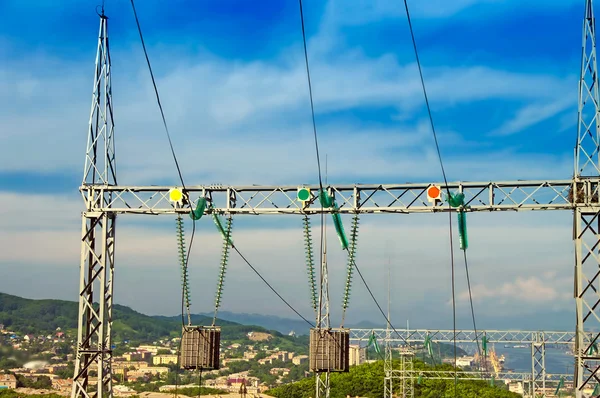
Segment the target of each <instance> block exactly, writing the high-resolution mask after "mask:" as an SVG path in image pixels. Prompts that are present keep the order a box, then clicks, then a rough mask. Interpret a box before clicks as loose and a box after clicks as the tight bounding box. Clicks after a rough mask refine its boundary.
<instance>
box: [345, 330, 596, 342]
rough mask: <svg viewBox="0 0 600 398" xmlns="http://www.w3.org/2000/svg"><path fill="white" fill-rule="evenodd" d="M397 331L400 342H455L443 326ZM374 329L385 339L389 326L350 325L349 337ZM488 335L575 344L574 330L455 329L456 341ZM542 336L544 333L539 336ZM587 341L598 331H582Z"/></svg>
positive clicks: (496, 338)
mask: <svg viewBox="0 0 600 398" xmlns="http://www.w3.org/2000/svg"><path fill="white" fill-rule="evenodd" d="M396 331H397V332H398V334H396V333H395V332H394V333H391V336H390V338H389V339H390V341H393V342H398V343H409V344H412V343H422V342H424V341H425V339H426V338H427V336H429V339H430V340H431V341H432V342H440V343H452V342H454V332H453V331H452V330H443V329H396ZM372 333H375V337H376V338H377V339H380V340H385V339H386V329H350V340H351V341H352V340H359V341H368V340H369V337H370V336H371V334H372ZM484 336H485V338H486V339H487V341H488V342H489V343H514V344H532V343H536V342H539V341H541V340H540V339H542V340H543V341H544V342H545V343H546V344H573V343H575V341H576V339H575V336H576V333H575V332H553V331H543V332H542V331H525V330H477V335H475V332H474V331H473V330H461V329H457V330H456V342H457V343H475V342H477V341H479V342H481V340H482V338H483V337H484ZM540 336H541V337H540ZM582 337H583V339H584V341H586V342H590V341H591V339H592V338H594V337H596V333H592V332H588V333H584V334H582Z"/></svg>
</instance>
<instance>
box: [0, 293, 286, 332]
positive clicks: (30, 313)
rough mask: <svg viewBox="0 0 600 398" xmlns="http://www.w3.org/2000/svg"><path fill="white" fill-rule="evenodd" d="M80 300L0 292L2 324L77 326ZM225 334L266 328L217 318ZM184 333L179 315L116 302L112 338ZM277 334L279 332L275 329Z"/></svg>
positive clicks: (31, 328) (206, 321) (197, 318)
mask: <svg viewBox="0 0 600 398" xmlns="http://www.w3.org/2000/svg"><path fill="white" fill-rule="evenodd" d="M77 306H78V304H77V303H76V302H72V301H62V300H31V299H25V298H21V297H17V296H12V295H9V294H5V293H0V324H4V326H5V327H6V328H7V329H9V330H11V331H14V332H16V333H21V334H36V335H39V334H44V335H45V334H48V333H52V332H53V331H55V330H56V328H57V327H60V328H61V329H63V330H65V331H69V330H72V331H73V330H75V329H77V315H78V308H77ZM192 323H193V324H195V325H210V324H212V318H211V317H207V316H203V315H194V316H193V317H192ZM217 325H218V326H221V331H222V338H224V339H235V338H241V337H243V336H245V334H246V333H247V332H249V331H261V332H267V330H266V329H264V328H262V327H260V326H249V325H240V324H238V323H235V322H229V321H224V320H218V321H217ZM180 334H181V318H180V317H163V316H148V315H144V314H141V313H139V312H137V311H134V310H132V309H131V308H129V307H125V306H122V305H118V304H115V306H114V308H113V341H115V342H119V341H123V340H135V341H145V342H149V341H154V340H157V339H159V338H161V337H165V336H174V337H175V336H179V335H180ZM275 334H278V333H277V332H275Z"/></svg>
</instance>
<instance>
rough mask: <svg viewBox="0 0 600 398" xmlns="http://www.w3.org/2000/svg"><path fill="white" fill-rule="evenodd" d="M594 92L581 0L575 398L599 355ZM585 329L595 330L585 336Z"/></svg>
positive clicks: (589, 34) (592, 30)
mask: <svg viewBox="0 0 600 398" xmlns="http://www.w3.org/2000/svg"><path fill="white" fill-rule="evenodd" d="M599 103H600V101H599V96H598V66H597V62H596V20H595V18H594V12H593V6H592V0H586V4H585V17H584V21H583V44H582V58H581V76H580V80H579V108H578V125H577V144H576V145H575V172H574V175H573V179H574V181H573V182H574V184H573V188H572V191H571V199H572V202H574V203H575V208H574V220H573V227H574V228H573V232H574V240H575V301H576V314H577V315H576V316H577V329H576V342H575V386H576V396H577V398H580V397H582V390H583V388H585V387H587V386H588V383H590V382H593V384H596V383H597V382H598V381H600V378H599V377H598V376H599V375H598V368H597V367H598V365H599V364H600V355H599V353H598V338H600V333H598V330H600V317H599V316H598V315H599V314H598V309H597V306H598V304H600V294H599V291H600V290H599V281H600V279H599V278H598V277H599V276H600V270H599V266H600V256H599V251H598V250H599V245H598V244H599V234H600V228H599V226H600V223H599V221H600V220H599V218H598V215H599V210H600V209H599V207H598V181H599V176H600V163H599V162H600V158H599V149H600V145H599V143H600V118H599ZM585 332H595V333H594V336H595V338H593V339H591V340H587V339H586V338H585Z"/></svg>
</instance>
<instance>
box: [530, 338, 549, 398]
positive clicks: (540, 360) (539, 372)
mask: <svg viewBox="0 0 600 398" xmlns="http://www.w3.org/2000/svg"><path fill="white" fill-rule="evenodd" d="M535 339H536V341H534V342H532V343H531V388H532V396H534V397H542V398H543V397H545V396H546V343H545V340H544V333H543V332H539V333H536V334H535Z"/></svg>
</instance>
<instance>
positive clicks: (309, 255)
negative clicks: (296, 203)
mask: <svg viewBox="0 0 600 398" xmlns="http://www.w3.org/2000/svg"><path fill="white" fill-rule="evenodd" d="M304 247H305V249H306V268H307V271H308V284H309V287H310V300H311V303H312V307H313V310H315V313H317V303H318V301H319V300H318V296H317V282H316V277H315V258H314V252H313V243H312V236H311V230H310V219H309V218H308V215H306V214H305V215H304Z"/></svg>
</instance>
